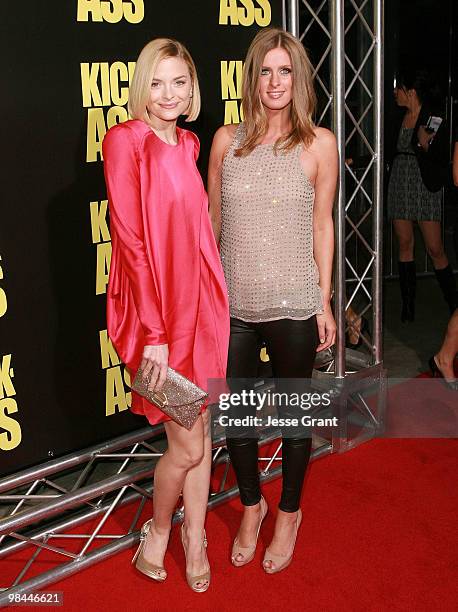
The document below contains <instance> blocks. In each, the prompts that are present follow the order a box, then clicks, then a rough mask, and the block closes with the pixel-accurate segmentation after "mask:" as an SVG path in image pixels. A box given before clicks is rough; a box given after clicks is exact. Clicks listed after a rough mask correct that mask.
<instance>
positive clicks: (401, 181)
mask: <svg viewBox="0 0 458 612" xmlns="http://www.w3.org/2000/svg"><path fill="white" fill-rule="evenodd" d="M433 90H434V88H433V85H432V82H431V79H430V77H429V75H428V74H427V73H426V72H424V71H420V70H416V71H410V72H406V73H405V74H404V75H400V76H399V77H398V79H397V83H396V88H395V90H394V95H395V99H396V102H397V104H398V106H400V107H403V108H405V109H406V111H405V113H404V116H403V118H402V124H401V127H400V130H399V134H398V140H397V146H396V153H395V156H394V159H393V162H392V165H391V172H390V177H389V183H388V216H389V218H391V219H392V220H393V227H394V231H395V234H396V237H397V240H398V243H399V262H398V265H399V281H400V287H401V297H402V310H401V319H402V321H413V320H414V317H415V288H416V269H415V259H414V230H413V223H414V222H415V221H416V222H417V223H418V225H419V227H420V230H421V232H422V235H423V240H424V242H425V246H426V250H427V252H428V255H429V256H430V258H431V260H432V262H433V266H434V272H435V275H436V278H437V280H438V283H439V286H440V288H441V290H442V293H443V295H444V298H445V300H446V302H447V304H448V306H449V309H450V312H453V310H454V309H455V307H456V304H457V293H456V285H455V279H454V276H453V272H452V268H451V266H450V264H449V262H448V259H447V256H446V254H445V251H444V246H443V243H442V235H441V208H442V192H441V188H442V186H443V184H444V182H445V175H446V171H447V167H448V163H449V153H448V143H447V129H446V126H445V122H444V121H443V117H441V116H440V115H439V113H435V112H434V110H433V105H432V99H433V95H432V93H433Z"/></svg>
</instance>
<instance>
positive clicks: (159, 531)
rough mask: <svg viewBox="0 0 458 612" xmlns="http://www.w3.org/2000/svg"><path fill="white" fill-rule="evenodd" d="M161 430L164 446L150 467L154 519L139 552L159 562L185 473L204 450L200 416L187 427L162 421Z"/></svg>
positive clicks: (160, 563) (160, 564)
mask: <svg viewBox="0 0 458 612" xmlns="http://www.w3.org/2000/svg"><path fill="white" fill-rule="evenodd" d="M165 431H166V434H167V442H168V448H167V450H166V451H165V453H164V454H163V455H162V457H161V458H160V459H159V461H158V462H157V464H156V468H155V470H154V491H153V509H154V520H153V522H152V524H151V529H150V532H149V534H148V538H147V539H146V542H145V547H144V552H143V554H144V556H145V558H146V559H147V561H149V562H150V563H154V564H155V565H159V566H162V565H163V561H164V555H165V551H166V549H167V542H168V538H169V533H170V528H171V521H172V516H173V512H174V510H175V507H176V504H177V500H178V497H179V495H180V493H181V492H182V490H183V487H184V483H185V480H186V477H187V475H188V473H189V471H190V470H192V468H193V467H195V466H198V465H199V464H200V463H201V462H202V458H203V454H204V438H203V436H204V424H203V420H202V417H199V419H198V420H197V421H196V423H195V425H194V427H193V428H192V430H191V431H188V430H187V429H185V428H184V427H182V426H181V425H178V424H177V423H175V422H173V421H168V422H167V423H165ZM207 496H208V489H207ZM205 507H206V502H205Z"/></svg>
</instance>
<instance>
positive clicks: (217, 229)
mask: <svg viewBox="0 0 458 612" xmlns="http://www.w3.org/2000/svg"><path fill="white" fill-rule="evenodd" d="M236 128H237V125H223V126H222V127H220V128H219V129H218V130H217V131H216V132H215V135H214V137H213V142H212V147H211V150H210V159H209V162H208V179H207V191H208V201H209V213H210V220H211V223H212V227H213V233H214V235H215V240H216V243H217V244H218V243H219V239H220V235H221V169H222V165H223V159H224V156H225V155H226V152H227V150H228V148H229V147H230V145H231V142H232V139H233V137H234V132H235V130H236Z"/></svg>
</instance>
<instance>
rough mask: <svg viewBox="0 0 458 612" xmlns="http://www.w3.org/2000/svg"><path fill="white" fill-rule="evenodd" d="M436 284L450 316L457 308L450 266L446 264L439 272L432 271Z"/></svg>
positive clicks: (457, 301)
mask: <svg viewBox="0 0 458 612" xmlns="http://www.w3.org/2000/svg"><path fill="white" fill-rule="evenodd" d="M434 272H435V274H436V278H437V282H438V283H439V287H440V288H441V291H442V293H443V295H444V299H445V301H446V302H447V304H448V307H449V309H450V314H452V313H453V311H454V310H455V308H457V307H458V297H457V292H456V283H455V277H454V276H453V271H452V266H451V265H450V264H448V265H447V266H446V267H445V268H442V269H441V270H436V269H434Z"/></svg>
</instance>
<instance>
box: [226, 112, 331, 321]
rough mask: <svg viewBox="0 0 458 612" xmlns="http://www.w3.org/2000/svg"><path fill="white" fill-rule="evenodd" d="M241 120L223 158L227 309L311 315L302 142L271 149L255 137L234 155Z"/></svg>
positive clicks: (247, 314) (313, 273)
mask: <svg viewBox="0 0 458 612" xmlns="http://www.w3.org/2000/svg"><path fill="white" fill-rule="evenodd" d="M244 136H245V127H244V124H243V123H241V124H240V125H239V126H238V128H237V129H236V131H235V134H234V139H233V141H232V143H231V146H230V148H229V150H228V151H227V153H226V155H225V157H224V160H223V166H222V188H221V215H222V227H221V260H222V264H223V269H224V273H225V277H226V282H227V287H228V293H229V306H230V314H231V316H232V317H235V318H237V319H242V320H243V321H254V322H259V321H273V320H276V319H308V318H309V317H311V316H313V315H314V314H317V313H319V312H323V303H322V297H321V291H320V287H319V284H318V281H319V275H318V269H317V266H316V263H315V260H314V258H313V232H312V228H313V218H312V215H313V203H314V199H315V191H314V188H313V186H312V184H311V182H310V180H309V179H308V178H307V177H306V175H305V174H304V171H303V168H302V166H301V163H300V154H301V151H302V145H298V146H296V147H294V149H292V150H291V151H287V152H281V151H278V153H277V154H276V153H275V152H274V149H273V144H261V145H258V146H257V147H256V148H255V149H254V150H253V151H252V152H251V153H250V154H249V155H247V156H246V157H235V156H234V150H235V149H236V148H238V147H239V146H240V145H241V142H242V141H243V139H244Z"/></svg>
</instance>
